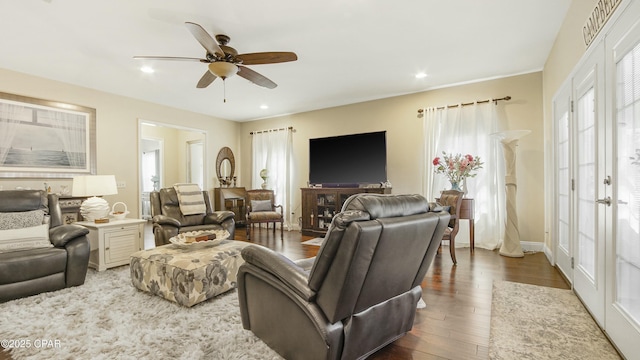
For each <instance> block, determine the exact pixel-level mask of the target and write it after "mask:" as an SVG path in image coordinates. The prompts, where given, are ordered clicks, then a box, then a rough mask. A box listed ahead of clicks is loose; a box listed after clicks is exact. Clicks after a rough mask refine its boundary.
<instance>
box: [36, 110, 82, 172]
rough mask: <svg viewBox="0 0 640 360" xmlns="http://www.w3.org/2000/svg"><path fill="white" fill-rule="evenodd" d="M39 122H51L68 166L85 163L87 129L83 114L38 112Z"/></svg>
mask: <svg viewBox="0 0 640 360" xmlns="http://www.w3.org/2000/svg"><path fill="white" fill-rule="evenodd" d="M38 115H39V117H38V119H39V121H40V122H44V123H51V124H52V125H53V127H54V132H53V133H54V134H56V135H57V136H58V138H59V139H60V141H61V142H62V146H63V148H62V150H63V151H64V153H65V155H66V157H67V160H68V161H69V166H70V167H71V168H77V169H81V168H84V167H85V166H86V164H87V147H86V145H87V129H86V122H85V121H86V120H85V118H84V116H82V115H78V114H74V113H67V112H62V111H49V110H42V111H39V112H38Z"/></svg>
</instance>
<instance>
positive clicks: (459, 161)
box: [433, 151, 484, 184]
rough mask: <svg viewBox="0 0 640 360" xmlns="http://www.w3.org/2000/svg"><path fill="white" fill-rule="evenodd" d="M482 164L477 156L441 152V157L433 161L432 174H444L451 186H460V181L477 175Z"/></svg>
mask: <svg viewBox="0 0 640 360" xmlns="http://www.w3.org/2000/svg"><path fill="white" fill-rule="evenodd" d="M483 164H484V163H483V162H481V161H480V157H479V156H475V157H474V156H472V155H469V154H467V155H464V156H463V155H461V154H455V155H453V154H447V153H445V152H444V151H443V152H442V157H436V158H434V159H433V166H435V169H434V172H435V173H436V174H444V175H445V176H446V177H447V179H449V181H450V182H451V183H452V184H454V183H455V184H460V183H461V182H462V180H464V179H465V178H468V177H474V176H476V175H477V173H476V171H477V170H478V169H482V165H483Z"/></svg>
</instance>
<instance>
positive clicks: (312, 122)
mask: <svg viewBox="0 0 640 360" xmlns="http://www.w3.org/2000/svg"><path fill="white" fill-rule="evenodd" d="M506 95H509V96H511V97H512V100H511V101H509V102H501V103H500V105H499V106H500V107H501V109H503V110H504V114H505V115H506V118H507V121H508V126H509V129H530V130H532V134H531V135H529V136H527V137H525V138H523V139H522V141H521V143H520V147H519V156H520V157H519V167H518V174H519V175H518V176H519V178H518V185H519V186H518V187H519V189H520V192H519V193H518V206H519V211H520V218H521V224H520V225H521V235H522V241H533V242H542V241H543V240H544V232H543V224H544V217H543V213H542V212H541V209H542V206H543V170H542V169H543V153H544V149H543V131H542V130H543V127H542V73H540V72H537V73H531V74H525V75H520V76H513V77H509V78H503V79H497V80H490V81H483V82H478V83H474V84H468V85H462V86H455V87H449V88H443V89H438V90H433V91H427V92H422V93H418V94H411V95H405V96H398V97H393V98H388V99H382V100H376V101H370V102H364V103H359V104H353V105H347V106H340V107H335V108H329V109H323V110H318V111H311V112H306V113H300V114H294V115H288V116H282V117H276V118H270V119H265V120H259V121H253V122H246V123H243V124H242V132H241V145H242V148H241V153H242V155H241V156H242V161H241V163H242V165H241V167H240V172H241V173H242V174H243V178H245V179H250V178H251V177H250V172H251V135H249V132H251V131H256V130H262V129H271V128H280V127H286V126H293V128H294V129H295V132H294V134H293V139H294V152H295V154H294V156H295V159H296V165H297V169H298V170H297V174H298V179H297V186H296V188H300V187H305V186H306V183H307V178H308V171H309V164H308V156H309V154H308V146H309V145H308V141H309V139H310V138H316V137H324V136H334V135H342V134H352V133H359V132H371V131H380V130H386V131H387V173H388V176H389V181H390V182H391V183H392V185H393V192H394V193H396V194H399V193H421V192H422V175H421V174H423V172H424V171H425V166H426V164H427V163H428V161H427V160H425V159H423V157H422V156H421V153H422V119H419V118H418V117H417V110H418V109H419V108H424V107H430V106H442V105H447V104H456V103H459V102H469V101H474V100H484V99H489V98H501V97H504V96H506ZM336 161H339V159H336ZM520 165H522V166H520ZM242 185H243V186H246V187H248V188H249V187H251V184H242ZM294 204H295V205H294V211H295V212H296V215H295V217H294V218H298V217H299V216H300V215H301V214H300V192H299V191H296V192H295V202H294ZM477 206H481V205H480V204H478V205H477Z"/></svg>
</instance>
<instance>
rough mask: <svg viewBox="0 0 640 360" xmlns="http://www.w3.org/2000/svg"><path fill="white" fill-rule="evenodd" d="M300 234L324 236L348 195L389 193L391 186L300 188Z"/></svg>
mask: <svg viewBox="0 0 640 360" xmlns="http://www.w3.org/2000/svg"><path fill="white" fill-rule="evenodd" d="M300 190H302V235H307V236H320V237H321V236H324V235H325V234H326V233H327V230H328V229H329V225H330V224H331V220H332V219H333V216H334V215H336V214H337V213H339V212H340V210H342V204H343V203H344V202H345V200H347V198H349V196H351V195H354V194H361V193H374V194H390V193H391V188H302V189H300Z"/></svg>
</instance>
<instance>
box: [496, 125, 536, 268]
mask: <svg viewBox="0 0 640 360" xmlns="http://www.w3.org/2000/svg"><path fill="white" fill-rule="evenodd" d="M530 133H531V130H507V131H500V132H497V133H493V134H491V135H492V136H494V137H496V138H498V139H500V142H501V143H502V150H503V153H504V163H505V176H504V183H505V191H506V197H507V222H506V224H505V230H504V241H502V246H501V247H500V255H503V256H508V257H524V252H522V245H520V231H519V230H518V209H517V207H516V195H517V193H518V185H517V183H518V181H517V179H516V146H518V142H519V141H520V139H521V138H522V137H523V136H525V135H528V134H530Z"/></svg>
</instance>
